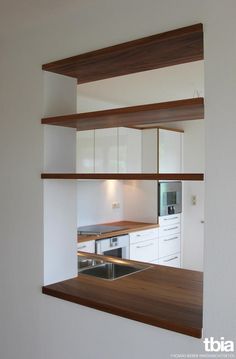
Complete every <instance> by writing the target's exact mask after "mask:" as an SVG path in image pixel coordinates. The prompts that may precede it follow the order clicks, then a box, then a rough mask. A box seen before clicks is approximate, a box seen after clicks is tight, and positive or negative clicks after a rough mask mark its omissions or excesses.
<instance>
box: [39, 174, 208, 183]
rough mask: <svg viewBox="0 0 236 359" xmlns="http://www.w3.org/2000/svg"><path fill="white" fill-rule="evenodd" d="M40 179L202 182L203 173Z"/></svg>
mask: <svg viewBox="0 0 236 359" xmlns="http://www.w3.org/2000/svg"><path fill="white" fill-rule="evenodd" d="M41 178H42V179H67V180H79V179H83V180H149V181H159V180H174V181H203V180H204V174H203V173H42V174H41Z"/></svg>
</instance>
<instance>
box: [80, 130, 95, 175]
mask: <svg viewBox="0 0 236 359" xmlns="http://www.w3.org/2000/svg"><path fill="white" fill-rule="evenodd" d="M76 170H77V172H78V173H93V172H94V130H89V131H77V154H76Z"/></svg>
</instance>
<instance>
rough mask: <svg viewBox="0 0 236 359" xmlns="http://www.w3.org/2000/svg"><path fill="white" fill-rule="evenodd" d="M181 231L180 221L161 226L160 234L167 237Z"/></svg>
mask: <svg viewBox="0 0 236 359" xmlns="http://www.w3.org/2000/svg"><path fill="white" fill-rule="evenodd" d="M177 233H180V223H177V224H173V225H171V226H165V227H160V229H159V236H160V238H161V237H166V236H172V235H173V234H177Z"/></svg>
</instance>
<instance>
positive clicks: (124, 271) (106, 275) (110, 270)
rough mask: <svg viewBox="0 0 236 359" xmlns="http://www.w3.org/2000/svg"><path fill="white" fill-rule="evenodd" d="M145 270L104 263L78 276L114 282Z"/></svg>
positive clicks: (85, 270) (81, 272) (83, 271)
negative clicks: (83, 275)
mask: <svg viewBox="0 0 236 359" xmlns="http://www.w3.org/2000/svg"><path fill="white" fill-rule="evenodd" d="M148 267H149V266H146V268H148ZM146 268H140V267H135V266H129V265H124V264H116V263H108V262H106V263H103V264H100V265H97V266H95V267H91V268H88V269H83V270H82V271H80V272H79V274H87V275H91V276H94V277H98V278H103V279H109V280H114V279H116V278H120V277H123V276H126V275H128V274H132V273H135V272H138V271H141V270H144V269H146Z"/></svg>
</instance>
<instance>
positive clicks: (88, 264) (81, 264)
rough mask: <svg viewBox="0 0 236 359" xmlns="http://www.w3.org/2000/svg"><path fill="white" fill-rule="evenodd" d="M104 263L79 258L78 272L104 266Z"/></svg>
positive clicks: (98, 260) (97, 260)
mask: <svg viewBox="0 0 236 359" xmlns="http://www.w3.org/2000/svg"><path fill="white" fill-rule="evenodd" d="M103 263H104V261H103V260H100V259H94V258H87V257H83V256H78V271H80V270H82V269H85V268H90V267H94V266H97V265H99V264H103Z"/></svg>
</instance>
